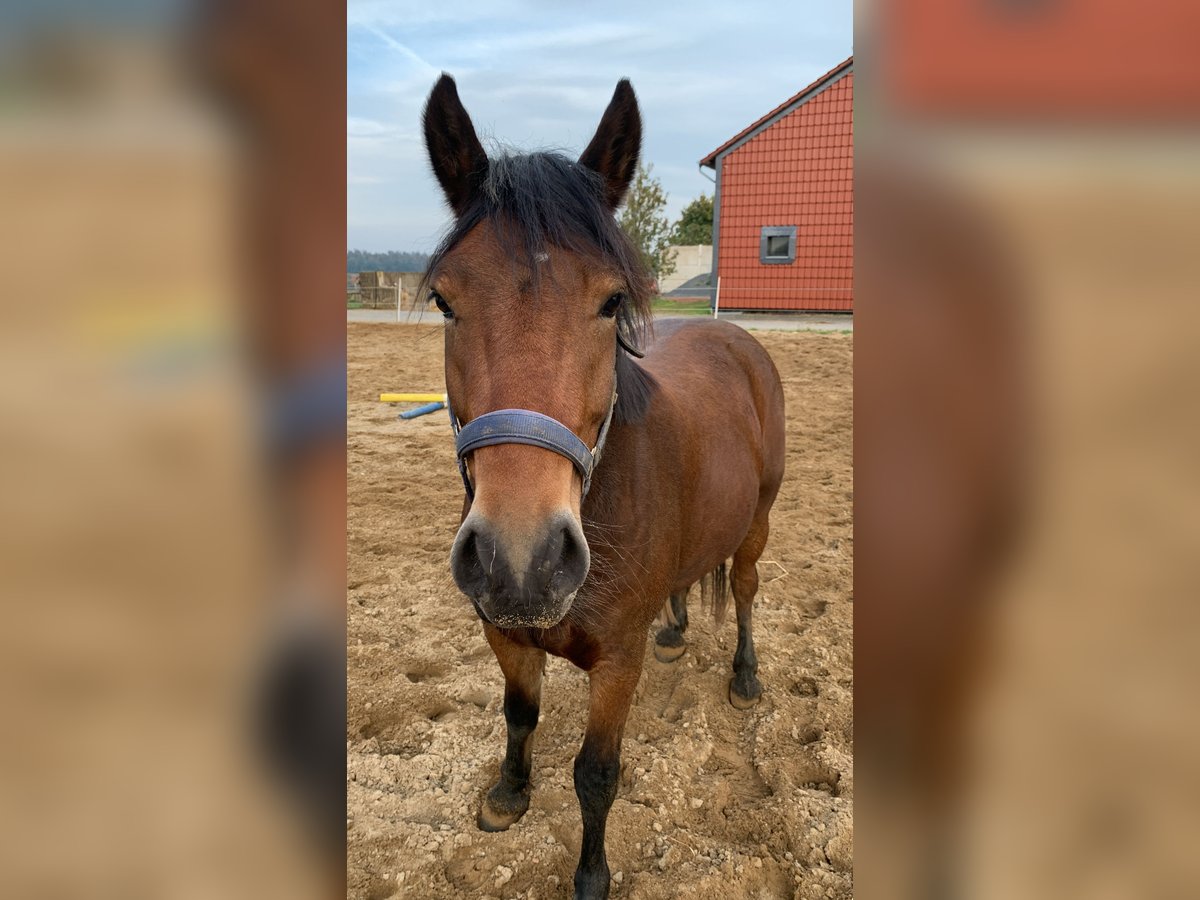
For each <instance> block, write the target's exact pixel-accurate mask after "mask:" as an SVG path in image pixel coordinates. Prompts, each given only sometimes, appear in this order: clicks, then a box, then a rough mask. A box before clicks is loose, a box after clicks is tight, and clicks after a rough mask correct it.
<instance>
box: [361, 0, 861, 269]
mask: <svg viewBox="0 0 1200 900" xmlns="http://www.w3.org/2000/svg"><path fill="white" fill-rule="evenodd" d="M468 8H469V14H467V13H466V12H464V10H466V9H468ZM600 10H602V12H601V11H600ZM852 52H853V12H852V2H851V0H821V2H815V3H797V4H794V5H793V4H762V5H759V4H754V5H750V4H734V3H730V2H725V3H703V2H693V3H675V2H651V0H641V2H626V0H609V2H606V3H604V4H602V5H601V4H595V5H592V4H573V3H561V2H547V0H497V2H480V3H471V4H456V3H436V2H430V0H420V2H407V0H403V2H402V0H350V2H349V3H348V6H347V82H346V92H347V96H346V107H347V118H346V151H347V172H346V191H347V205H348V209H347V235H346V239H347V246H348V247H349V248H353V249H360V250H372V251H384V250H418V251H423V252H428V251H430V250H432V249H433V247H434V246H435V245H436V243H437V240H438V237H439V236H440V234H441V233H442V231H443V230H444V229H445V228H446V227H447V225H448V224H449V213H448V212H447V210H446V207H445V204H444V201H443V200H442V195H441V192H440V190H439V188H438V186H437V183H436V181H435V180H434V177H433V174H432V173H431V172H430V170H429V164H428V161H427V158H426V155H425V147H424V144H423V142H422V140H421V132H420V121H419V120H420V114H421V109H422V107H423V105H424V103H425V98H426V96H428V94H429V91H430V89H431V88H432V87H433V84H434V82H435V81H436V80H437V78H438V76H439V75H440V73H441V72H443V71H446V72H449V73H450V74H451V75H453V76H454V78H455V80H456V81H457V82H458V92H459V96H460V97H461V98H462V101H463V103H464V105H465V106H466V108H467V111H468V112H469V113H470V115H471V119H472V121H474V123H475V127H476V129H477V130H478V132H479V134H480V137H481V138H482V139H483V141H484V146H485V147H487V148H488V150H489V152H491V150H492V148H493V145H492V144H490V143H489V139H491V140H493V141H499V142H500V143H501V144H502V145H504V146H507V147H510V148H515V149H518V150H533V149H557V150H563V151H566V152H568V153H569V154H570V155H571V156H572V157H575V156H578V154H579V153H580V151H582V149H583V148H584V147H585V146H586V145H587V142H588V140H590V138H591V136H592V134H593V133H594V132H595V129H596V126H597V124H599V121H600V116H601V114H602V113H603V112H604V108H605V106H607V105H608V101H609V99H610V98H611V96H612V92H613V88H614V87H615V86H616V83H617V81H618V80H619V79H620V78H624V77H627V78H629V79H631V80H632V82H633V88H634V90H635V91H636V93H637V96H638V102H639V104H640V106H641V111H642V123H643V144H642V159H643V162H646V163H652V164H653V166H654V174H655V175H656V176H657V177H658V178H659V179H660V180H661V181H662V184H663V187H664V189H665V190H666V191H667V194H668V197H669V201H668V206H667V214H668V215H669V216H670V218H671V219H672V220H674V219H675V218H676V217H677V216H678V215H679V212H680V210H682V208H683V207H684V206H685V205H687V203H688V202H690V201H691V200H693V199H695V198H696V197H698V196H699V195H700V194H701V193H707V194H709V195H710V196H711V195H712V192H713V185H712V182H711V181H710V180H709V178H706V177H705V175H708V176H711V175H712V170H711V169H705V170H704V173H705V174H703V175H702V174H701V173H700V171H699V170H698V167H697V163H698V161H699V160H700V159H701V157H703V156H705V155H706V154H708V153H709V152H710V151H712V150H714V149H716V148H717V147H719V146H720V145H721V144H723V143H724V142H725V141H727V140H728V139H729V138H731V137H733V135H735V134H737V133H738V132H739V131H741V130H742V129H743V128H745V127H746V126H747V125H749V124H750V123H752V122H754V121H755V120H756V119H758V118H759V117H761V116H763V115H765V114H766V113H768V112H769V111H770V110H772V109H773V108H775V107H776V106H778V105H779V104H780V103H782V102H783V101H785V100H787V99H788V98H789V97H791V96H792V95H793V94H795V93H797V92H798V91H799V90H801V89H802V88H803V87H805V86H806V85H807V84H809V83H810V82H812V81H813V80H814V79H816V78H818V77H820V76H821V75H822V74H823V73H825V72H826V71H828V70H829V69H831V68H833V67H834V66H836V65H837V64H838V63H840V62H841V61H842V60H844V59H845V58H846V57H848V56H850V54H851V53H852Z"/></svg>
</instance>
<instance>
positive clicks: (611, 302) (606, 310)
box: [600, 291, 625, 319]
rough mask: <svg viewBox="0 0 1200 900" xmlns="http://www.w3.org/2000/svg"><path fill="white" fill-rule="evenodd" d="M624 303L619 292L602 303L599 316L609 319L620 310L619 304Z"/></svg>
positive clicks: (623, 297)
mask: <svg viewBox="0 0 1200 900" xmlns="http://www.w3.org/2000/svg"><path fill="white" fill-rule="evenodd" d="M624 302H625V295H624V294H622V293H620V292H619V291H618V292H617V293H615V294H613V295H612V296H611V297H609V298H608V299H607V300H605V301H604V305H603V306H602V307H600V315H602V316H604V318H606V319H611V318H612V317H613V316H615V315H616V314H617V313H618V312H620V310H621V304H622V303H624Z"/></svg>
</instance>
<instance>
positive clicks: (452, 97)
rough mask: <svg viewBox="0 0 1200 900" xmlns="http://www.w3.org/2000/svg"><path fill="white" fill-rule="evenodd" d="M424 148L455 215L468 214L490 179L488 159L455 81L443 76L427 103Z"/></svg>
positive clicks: (444, 74)
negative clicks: (470, 204) (483, 185)
mask: <svg viewBox="0 0 1200 900" xmlns="http://www.w3.org/2000/svg"><path fill="white" fill-rule="evenodd" d="M422 119H423V122H424V125H425V147H426V149H427V150H428V151H429V162H430V163H431V164H432V165H433V174H434V175H436V176H437V180H438V183H439V184H441V186H442V191H443V193H445V195H446V200H447V201H448V202H449V204H450V208H451V209H452V210H454V214H455V215H459V216H461V215H462V214H463V211H464V210H466V208H467V205H468V204H469V203H470V202H471V198H472V197H473V196H474V195H475V191H477V190H478V189H479V186H480V185H481V184H482V183H483V179H484V177H485V176H486V175H487V169H488V158H487V154H486V153H485V152H484V150H483V144H481V143H480V142H479V137H478V136H477V135H476V134H475V126H474V125H472V124H471V117H470V116H468V115H467V111H466V109H465V108H463V105H462V101H461V100H459V99H458V88H457V86H456V85H455V84H454V79H453V78H451V77H450V76H449V75H447V74H446V73H445V72H443V73H442V77H441V78H439V79H438V83H437V84H435V85H434V86H433V90H432V91H431V92H430V94H429V99H428V100H427V101H426V102H425V113H424V115H423V117H422Z"/></svg>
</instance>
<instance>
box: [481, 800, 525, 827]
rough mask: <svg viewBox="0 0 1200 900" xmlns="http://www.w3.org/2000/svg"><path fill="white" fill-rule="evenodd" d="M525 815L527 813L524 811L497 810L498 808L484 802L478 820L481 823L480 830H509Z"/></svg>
mask: <svg viewBox="0 0 1200 900" xmlns="http://www.w3.org/2000/svg"><path fill="white" fill-rule="evenodd" d="M523 815H525V813H523V812H519V813H501V812H497V811H496V810H494V809H492V808H491V807H490V806H488V805H487V804H486V803H484V804H483V806H481V807H479V819H478V820H477V821H478V825H479V830H480V831H508V829H509V828H511V827H512V826H513V825H515V824H516V823H517V820H519V819H520V818H521V816H523Z"/></svg>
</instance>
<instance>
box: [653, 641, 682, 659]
mask: <svg viewBox="0 0 1200 900" xmlns="http://www.w3.org/2000/svg"><path fill="white" fill-rule="evenodd" d="M686 651H687V644H680V645H679V646H678V647H664V646H663V645H662V644H655V645H654V658H655V659H657V660H658V661H659V662H662V663H673V662H675V660H677V659H679V657H681V656H683V654H684V653H685V652H686Z"/></svg>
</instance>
